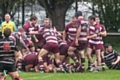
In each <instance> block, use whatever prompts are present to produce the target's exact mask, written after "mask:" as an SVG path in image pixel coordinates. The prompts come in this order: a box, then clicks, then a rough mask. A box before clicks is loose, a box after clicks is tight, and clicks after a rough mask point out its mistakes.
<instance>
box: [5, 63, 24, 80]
mask: <svg viewBox="0 0 120 80" xmlns="http://www.w3.org/2000/svg"><path fill="white" fill-rule="evenodd" d="M7 71H8V74H9V75H10V76H11V78H12V80H23V79H22V78H20V77H19V74H18V72H17V71H16V67H15V65H14V64H13V65H7Z"/></svg>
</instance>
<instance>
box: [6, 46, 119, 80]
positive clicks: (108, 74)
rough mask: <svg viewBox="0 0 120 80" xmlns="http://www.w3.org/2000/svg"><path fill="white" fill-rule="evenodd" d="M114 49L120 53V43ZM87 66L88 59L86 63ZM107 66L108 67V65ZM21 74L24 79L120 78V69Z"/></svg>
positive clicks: (96, 79)
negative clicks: (71, 72)
mask: <svg viewBox="0 0 120 80" xmlns="http://www.w3.org/2000/svg"><path fill="white" fill-rule="evenodd" d="M113 49H114V50H116V51H118V53H120V45H118V44H117V46H113ZM85 66H86V67H87V59H86V64H85ZM106 68H107V67H106ZM19 74H20V76H21V77H23V78H24V80H120V70H109V69H107V70H106V71H105V72H103V71H100V72H97V73H95V72H85V73H73V74H69V73H67V74H64V73H56V74H54V73H44V74H40V73H34V72H29V73H28V72H19ZM6 80H11V78H10V76H9V75H8V76H7V79H6Z"/></svg>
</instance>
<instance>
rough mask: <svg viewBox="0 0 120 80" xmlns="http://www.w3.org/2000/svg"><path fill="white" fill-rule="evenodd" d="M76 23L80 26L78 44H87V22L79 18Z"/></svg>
mask: <svg viewBox="0 0 120 80" xmlns="http://www.w3.org/2000/svg"><path fill="white" fill-rule="evenodd" d="M78 23H79V24H80V28H81V32H80V37H79V39H78V40H79V41H80V42H84V43H86V42H87V29H88V22H87V21H86V20H85V19H84V18H79V19H78Z"/></svg>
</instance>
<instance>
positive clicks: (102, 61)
mask: <svg viewBox="0 0 120 80" xmlns="http://www.w3.org/2000/svg"><path fill="white" fill-rule="evenodd" d="M101 66H102V70H103V71H104V70H105V59H102V60H101Z"/></svg>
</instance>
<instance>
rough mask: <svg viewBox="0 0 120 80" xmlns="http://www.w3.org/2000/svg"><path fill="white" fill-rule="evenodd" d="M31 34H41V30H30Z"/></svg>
mask: <svg viewBox="0 0 120 80" xmlns="http://www.w3.org/2000/svg"><path fill="white" fill-rule="evenodd" d="M29 34H31V35H32V34H33V35H34V34H39V32H38V31H30V32H29Z"/></svg>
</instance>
